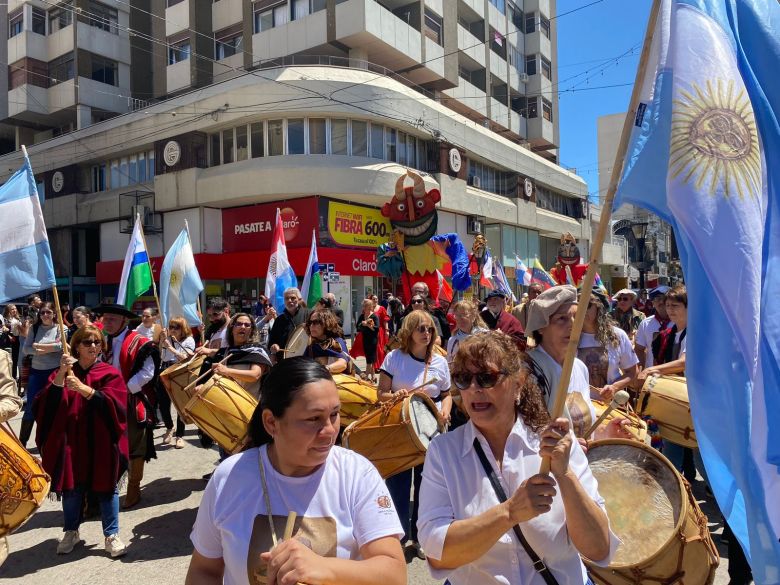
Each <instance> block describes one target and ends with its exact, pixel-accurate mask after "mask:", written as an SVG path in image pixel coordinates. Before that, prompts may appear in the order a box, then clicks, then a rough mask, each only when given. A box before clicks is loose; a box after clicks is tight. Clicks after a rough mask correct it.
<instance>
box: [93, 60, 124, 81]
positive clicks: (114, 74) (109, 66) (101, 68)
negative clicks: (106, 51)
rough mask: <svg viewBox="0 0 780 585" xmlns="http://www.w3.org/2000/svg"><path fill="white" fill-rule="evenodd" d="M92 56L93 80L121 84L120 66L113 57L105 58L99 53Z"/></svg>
mask: <svg viewBox="0 0 780 585" xmlns="http://www.w3.org/2000/svg"><path fill="white" fill-rule="evenodd" d="M91 57H92V74H91V78H92V80H93V81H99V82H100V83H105V84H107V85H114V86H117V85H119V75H118V73H119V66H118V65H117V62H116V61H112V60H111V59H105V58H103V57H98V56H97V55H91Z"/></svg>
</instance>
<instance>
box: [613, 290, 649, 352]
mask: <svg viewBox="0 0 780 585" xmlns="http://www.w3.org/2000/svg"><path fill="white" fill-rule="evenodd" d="M615 300H616V301H617V304H616V305H615V307H614V308H613V309H612V310H611V311H610V312H609V315H610V317H612V318H613V319H614V320H615V322H616V323H617V326H618V327H620V328H621V329H622V330H623V331H625V332H626V333H627V334H628V336H629V337H630V338H631V341H633V340H634V335H635V334H636V330H637V329H638V328H639V324H640V323H641V322H642V321H644V319H645V314H644V313H642V312H640V311H637V310H636V309H635V308H634V301H635V300H636V293H635V292H634V291H632V290H631V289H630V288H624V289H621V290H619V291H618V292H616V293H615Z"/></svg>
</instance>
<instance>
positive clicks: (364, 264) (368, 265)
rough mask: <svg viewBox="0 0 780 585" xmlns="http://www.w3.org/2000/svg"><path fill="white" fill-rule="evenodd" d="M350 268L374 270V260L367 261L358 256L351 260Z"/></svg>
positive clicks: (361, 270)
mask: <svg viewBox="0 0 780 585" xmlns="http://www.w3.org/2000/svg"><path fill="white" fill-rule="evenodd" d="M352 270H354V271H355V272H358V273H360V272H376V261H375V260H374V261H371V262H368V261H366V260H361V259H360V258H355V259H354V260H352Z"/></svg>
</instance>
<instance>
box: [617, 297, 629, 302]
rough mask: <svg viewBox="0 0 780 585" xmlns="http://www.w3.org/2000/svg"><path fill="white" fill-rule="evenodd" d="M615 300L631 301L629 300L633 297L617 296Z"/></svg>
mask: <svg viewBox="0 0 780 585" xmlns="http://www.w3.org/2000/svg"><path fill="white" fill-rule="evenodd" d="M617 300H619V301H631V300H633V297H618V298H617Z"/></svg>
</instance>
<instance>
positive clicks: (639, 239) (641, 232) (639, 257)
mask: <svg viewBox="0 0 780 585" xmlns="http://www.w3.org/2000/svg"><path fill="white" fill-rule="evenodd" d="M631 232H632V233H633V234H634V240H635V241H636V247H637V250H636V264H637V268H638V269H639V288H640V289H643V288H645V238H646V237H647V222H646V221H637V222H634V223H632V224H631Z"/></svg>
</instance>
